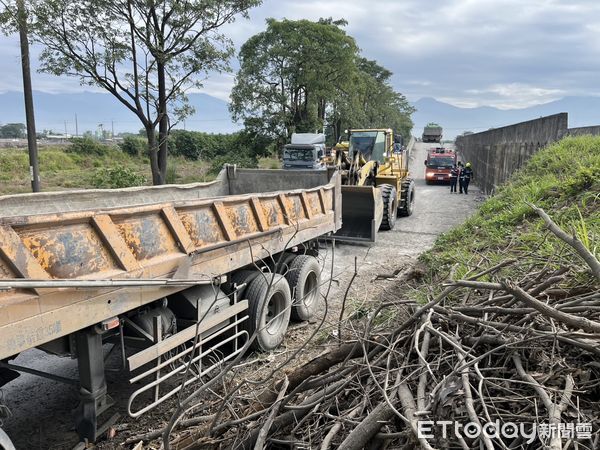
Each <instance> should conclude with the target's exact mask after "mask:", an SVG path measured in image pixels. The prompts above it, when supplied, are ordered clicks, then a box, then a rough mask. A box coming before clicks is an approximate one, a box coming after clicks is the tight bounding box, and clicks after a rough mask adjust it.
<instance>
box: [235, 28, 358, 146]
mask: <svg viewBox="0 0 600 450" xmlns="http://www.w3.org/2000/svg"><path fill="white" fill-rule="evenodd" d="M343 23H344V22H333V21H331V20H321V21H319V22H311V21H309V20H298V21H293V20H282V21H277V20H275V19H268V20H267V29H266V31H263V32H262V33H259V34H257V35H255V36H253V37H251V38H250V39H249V40H248V41H247V42H246V43H245V44H244V45H243V46H242V49H241V51H240V55H239V58H240V71H239V72H238V74H237V79H236V84H235V86H234V88H233V90H232V93H231V111H232V113H233V117H234V119H236V120H238V119H243V120H245V121H246V124H247V126H248V128H249V129H252V130H253V131H255V132H261V133H265V134H268V135H271V136H272V137H279V138H282V139H284V140H287V139H288V138H289V137H290V136H291V134H292V133H294V132H310V131H315V130H316V129H318V128H322V127H323V125H324V119H325V115H326V108H327V106H328V105H329V104H331V102H332V101H333V100H334V99H335V98H336V96H338V95H340V91H343V90H345V89H349V88H350V85H349V79H348V76H347V72H348V70H352V68H353V65H354V60H355V57H356V55H357V53H358V47H357V46H356V43H355V42H354V39H353V38H351V37H350V36H348V35H347V34H346V32H345V31H344V30H343V29H342V28H341V25H343Z"/></svg>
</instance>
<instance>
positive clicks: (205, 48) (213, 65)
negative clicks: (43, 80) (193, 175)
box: [3, 0, 261, 184]
mask: <svg viewBox="0 0 600 450" xmlns="http://www.w3.org/2000/svg"><path fill="white" fill-rule="evenodd" d="M3 1H6V0H3ZM260 3H261V0H188V1H181V0H32V1H31V2H30V15H31V18H32V22H31V28H30V30H31V32H32V35H33V37H34V39H35V40H36V41H37V42H39V43H41V44H42V45H43V48H44V49H43V51H42V53H41V56H40V58H41V70H43V71H45V72H48V73H53V74H55V75H58V76H63V75H67V76H76V77H79V78H80V81H81V83H82V84H86V85H92V86H99V87H101V88H103V89H105V90H106V91H108V92H109V93H111V94H112V95H113V96H114V97H116V99H117V100H118V101H119V102H121V103H122V104H123V105H124V106H125V107H126V108H128V109H129V110H130V111H131V112H132V113H134V114H135V115H136V116H137V117H138V119H139V120H140V122H141V123H142V125H143V127H144V130H145V133H146V137H147V139H148V148H149V153H150V164H151V169H152V179H153V182H154V184H163V183H165V180H166V172H167V142H168V141H167V137H168V135H169V132H170V129H171V128H172V126H173V125H174V124H175V123H176V122H178V121H179V120H181V119H182V118H184V117H186V116H187V115H189V114H190V113H191V112H192V109H191V107H190V106H189V104H188V102H187V97H186V91H187V90H188V89H190V88H193V87H196V88H197V87H200V86H201V84H202V81H203V76H204V75H205V74H206V73H208V72H214V71H223V70H228V69H229V65H228V59H229V57H230V56H231V55H232V53H233V44H232V42H231V41H230V39H228V38H227V37H226V36H225V35H224V34H222V33H220V32H219V29H220V28H221V27H222V26H223V25H225V24H227V23H230V22H232V21H233V20H234V19H235V18H236V16H238V15H242V16H244V17H246V16H247V11H248V9H250V8H251V7H253V6H256V5H259V4H260ZM157 128H158V133H157Z"/></svg>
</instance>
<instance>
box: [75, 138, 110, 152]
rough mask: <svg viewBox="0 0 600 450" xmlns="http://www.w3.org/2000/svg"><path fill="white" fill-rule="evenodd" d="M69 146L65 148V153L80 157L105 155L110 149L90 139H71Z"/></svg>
mask: <svg viewBox="0 0 600 450" xmlns="http://www.w3.org/2000/svg"><path fill="white" fill-rule="evenodd" d="M69 142H70V143H71V145H69V146H68V147H66V148H65V151H66V152H67V153H78V154H80V155H98V156H102V155H106V154H107V153H108V152H109V151H110V147H109V146H107V145H104V144H102V143H100V142H98V141H97V140H96V139H93V138H91V137H81V138H71V139H69Z"/></svg>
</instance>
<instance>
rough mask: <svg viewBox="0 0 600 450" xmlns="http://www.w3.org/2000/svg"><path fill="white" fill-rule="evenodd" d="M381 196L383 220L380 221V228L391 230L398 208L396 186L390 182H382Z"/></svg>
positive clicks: (394, 223)
mask: <svg viewBox="0 0 600 450" xmlns="http://www.w3.org/2000/svg"><path fill="white" fill-rule="evenodd" d="M379 188H380V189H381V196H382V197H383V220H382V221H381V226H380V227H379V228H380V229H381V230H393V229H394V225H396V210H397V209H398V196H397V195H396V188H395V187H394V186H392V185H391V184H382V185H381V186H379Z"/></svg>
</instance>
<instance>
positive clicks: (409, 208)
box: [398, 178, 415, 217]
mask: <svg viewBox="0 0 600 450" xmlns="http://www.w3.org/2000/svg"><path fill="white" fill-rule="evenodd" d="M401 198H402V206H401V207H400V208H398V214H399V215H400V216H402V217H408V216H410V215H412V213H413V209H414V207H415V182H414V181H413V180H412V179H411V178H408V179H406V180H404V181H403V182H402V196H401Z"/></svg>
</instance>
